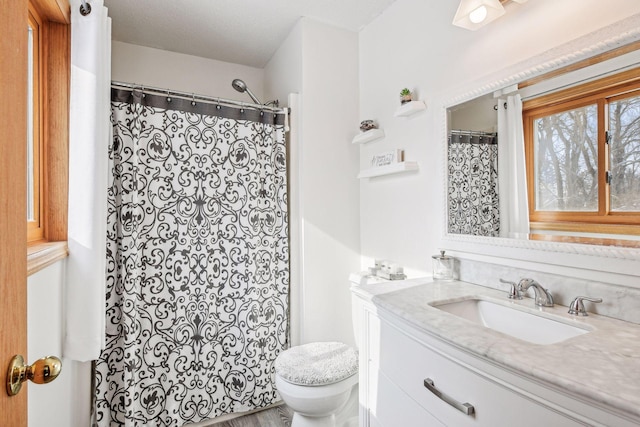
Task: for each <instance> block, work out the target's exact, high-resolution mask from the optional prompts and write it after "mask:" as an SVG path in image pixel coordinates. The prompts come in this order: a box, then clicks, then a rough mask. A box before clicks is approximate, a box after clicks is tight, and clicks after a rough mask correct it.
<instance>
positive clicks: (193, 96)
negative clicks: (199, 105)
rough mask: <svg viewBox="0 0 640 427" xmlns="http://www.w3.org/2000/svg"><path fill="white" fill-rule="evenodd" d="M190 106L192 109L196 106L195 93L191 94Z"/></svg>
mask: <svg viewBox="0 0 640 427" xmlns="http://www.w3.org/2000/svg"><path fill="white" fill-rule="evenodd" d="M191 105H193V106H194V107H195V106H196V94H195V93H192V94H191Z"/></svg>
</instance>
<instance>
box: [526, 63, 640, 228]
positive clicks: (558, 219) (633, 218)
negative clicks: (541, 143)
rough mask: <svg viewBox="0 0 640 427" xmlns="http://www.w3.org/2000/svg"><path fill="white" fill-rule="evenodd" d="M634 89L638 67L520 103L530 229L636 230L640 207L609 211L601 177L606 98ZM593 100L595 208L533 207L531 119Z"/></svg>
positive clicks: (605, 158)
mask: <svg viewBox="0 0 640 427" xmlns="http://www.w3.org/2000/svg"><path fill="white" fill-rule="evenodd" d="M636 91H638V92H637V94H638V95H640V68H634V69H631V70H627V71H623V72H620V73H617V74H613V75H610V76H607V77H604V78H601V79H597V80H594V81H591V82H587V83H584V84H581V85H577V86H574V87H571V88H568V89H564V90H561V91H558V92H555V93H552V94H549V95H544V96H541V97H537V98H534V99H531V100H528V101H525V102H524V103H523V112H522V118H523V130H524V140H525V159H526V169H527V192H528V201H529V222H530V226H531V228H532V229H538V230H561V231H569V232H587V233H598V234H602V233H605V234H634V235H637V234H640V211H638V212H621V211H614V212H612V211H611V210H610V206H609V204H610V202H609V201H610V197H609V196H610V194H609V190H610V187H609V185H608V184H607V183H606V178H605V172H606V171H607V170H608V169H609V147H608V144H607V143H606V136H605V135H606V134H605V132H606V131H608V117H607V114H608V111H607V105H608V102H610V101H613V100H618V99H620V98H624V97H629V93H633V92H636ZM594 104H595V105H596V106H597V114H598V118H597V120H598V121H597V126H598V129H597V132H598V134H597V135H598V136H597V144H598V160H597V164H598V210H597V211H594V212H576V211H562V212H558V211H539V210H536V208H535V206H536V205H535V202H536V201H535V197H536V194H535V157H534V154H535V150H534V132H535V128H534V121H535V120H536V119H538V118H541V117H545V116H548V115H551V114H556V113H559V112H562V111H569V110H572V109H575V108H579V107H582V106H585V105H594ZM569 223H571V224H569Z"/></svg>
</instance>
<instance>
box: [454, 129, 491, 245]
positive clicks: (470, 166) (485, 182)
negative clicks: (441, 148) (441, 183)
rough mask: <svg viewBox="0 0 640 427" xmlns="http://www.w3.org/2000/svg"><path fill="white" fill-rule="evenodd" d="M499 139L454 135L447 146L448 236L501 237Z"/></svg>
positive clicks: (473, 135)
mask: <svg viewBox="0 0 640 427" xmlns="http://www.w3.org/2000/svg"><path fill="white" fill-rule="evenodd" d="M497 141H498V137H497V134H495V133H492V134H486V133H483V132H461V131H453V132H452V133H451V135H449V143H448V167H449V177H448V178H449V179H448V182H449V184H448V203H449V206H448V232H449V233H452V234H469V235H473V236H492V237H495V236H499V235H500V209H499V199H498V145H497Z"/></svg>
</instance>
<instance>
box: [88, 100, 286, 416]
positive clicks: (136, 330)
mask: <svg viewBox="0 0 640 427" xmlns="http://www.w3.org/2000/svg"><path fill="white" fill-rule="evenodd" d="M284 120H285V118H284V115H283V114H273V113H268V112H260V111H257V110H252V109H249V108H247V109H242V108H234V107H228V106H223V105H216V104H215V103H213V104H209V103H204V102H197V103H196V102H195V101H192V100H190V99H189V100H185V99H180V98H177V97H175V98H174V99H169V98H168V97H166V96H157V95H152V94H142V93H140V92H139V91H135V90H134V91H131V90H122V89H116V88H113V89H112V122H113V140H112V145H111V147H110V169H111V174H112V176H111V177H110V180H111V181H110V185H109V195H108V207H109V209H108V231H107V234H108V235H107V307H106V322H107V331H106V335H107V338H106V348H105V349H104V351H103V352H102V354H101V357H100V359H99V360H98V361H97V362H96V366H95V384H96V386H95V393H96V398H95V419H96V422H97V425H98V426H181V425H184V424H185V423H192V422H197V421H201V420H204V419H208V418H214V417H217V416H219V415H223V414H227V413H231V412H240V411H245V410H250V409H255V408H260V407H264V406H267V405H270V404H272V403H274V402H276V401H277V400H278V399H279V397H278V395H277V393H276V391H275V390H274V386H273V382H272V379H273V378H272V377H273V372H274V371H273V361H274V360H275V358H276V356H277V355H278V354H279V353H280V352H281V351H282V350H283V349H285V348H286V347H287V346H288V298H289V296H288V295H289V247H288V225H287V224H288V221H287V184H286V182H287V173H286V155H285V153H286V150H285V135H284Z"/></svg>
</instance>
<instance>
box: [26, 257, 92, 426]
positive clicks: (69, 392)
mask: <svg viewBox="0 0 640 427" xmlns="http://www.w3.org/2000/svg"><path fill="white" fill-rule="evenodd" d="M64 267H65V261H64V260H62V261H59V262H56V263H55V264H53V265H51V266H49V267H47V268H45V269H44V270H41V271H39V272H37V273H35V274H32V275H31V276H29V278H28V280H27V335H28V340H27V344H28V355H27V359H28V362H27V363H33V362H35V361H36V360H37V359H39V358H41V357H44V356H57V357H60V356H61V354H62V332H63V315H62V314H63V305H62V301H63V292H64V287H63V283H64ZM90 386H91V363H80V362H76V361H73V360H68V359H64V358H62V371H61V372H60V375H59V376H58V378H56V379H55V380H54V381H53V382H52V383H49V384H46V385H40V384H33V383H28V385H27V386H26V387H27V391H28V393H29V427H86V426H88V425H89V420H90V416H91V415H90V404H91V400H90V399H91V390H90Z"/></svg>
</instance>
